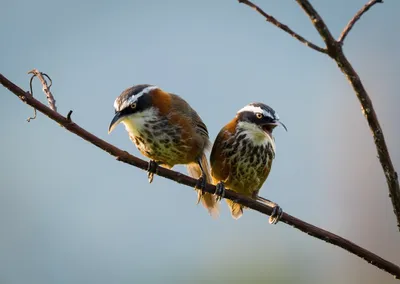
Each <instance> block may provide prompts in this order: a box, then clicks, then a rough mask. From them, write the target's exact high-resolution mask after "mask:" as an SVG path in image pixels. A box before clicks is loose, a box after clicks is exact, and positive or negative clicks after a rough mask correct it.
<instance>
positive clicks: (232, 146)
mask: <svg viewBox="0 0 400 284" xmlns="http://www.w3.org/2000/svg"><path fill="white" fill-rule="evenodd" d="M278 125H282V126H283V127H284V128H285V130H286V131H287V129H286V126H285V125H284V124H283V123H282V122H280V121H279V117H278V114H277V113H276V112H275V111H274V110H273V109H272V108H271V107H269V106H267V105H265V104H263V103H251V104H249V105H247V106H245V107H244V108H242V109H241V110H239V111H238V112H237V114H236V116H235V118H234V119H233V120H231V121H230V122H229V123H228V124H227V125H225V126H224V127H223V128H222V129H221V131H220V132H219V134H218V136H217V138H216V140H215V142H214V146H213V148H212V151H211V156H210V162H211V176H212V178H213V183H214V184H216V185H217V191H219V192H220V193H222V194H223V192H224V190H225V186H226V187H227V188H229V189H231V190H233V191H235V192H237V193H241V194H243V195H246V196H249V197H252V198H255V199H257V200H259V201H261V202H264V203H267V204H268V205H270V206H272V207H274V211H273V214H272V215H271V217H270V223H271V224H276V223H277V222H278V221H279V218H280V217H281V215H282V213H283V211H282V209H281V208H280V207H279V206H278V205H277V204H275V203H273V202H271V201H269V200H268V199H264V198H262V197H260V196H258V192H259V190H260V188H261V186H262V185H263V183H264V182H265V180H266V179H267V177H268V174H269V172H270V170H271V165H272V160H273V159H274V158H275V141H274V137H273V136H272V131H273V129H274V128H275V127H276V126H278ZM226 201H227V203H228V206H229V207H230V210H231V214H232V217H233V218H235V219H238V218H240V217H241V216H242V214H243V206H242V205H240V204H238V203H235V202H233V201H231V200H229V199H227V200H226Z"/></svg>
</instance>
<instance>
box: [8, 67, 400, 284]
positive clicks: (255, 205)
mask: <svg viewBox="0 0 400 284" xmlns="http://www.w3.org/2000/svg"><path fill="white" fill-rule="evenodd" d="M0 83H1V84H2V85H3V86H4V87H6V88H7V89H9V90H10V91H11V92H12V93H14V94H15V95H16V96H18V98H19V99H20V100H22V101H23V102H25V103H26V104H28V105H30V106H32V107H33V108H35V109H37V110H38V111H40V112H41V113H43V114H45V115H46V116H48V117H49V118H50V119H52V120H54V121H56V122H58V123H59V124H60V125H61V126H63V127H64V128H66V129H67V130H68V131H70V132H72V133H74V134H76V135H77V136H79V137H81V138H82V139H84V140H86V141H88V142H90V143H92V144H93V145H95V146H97V147H98V148H100V149H102V150H104V151H106V152H107V153H109V154H110V155H112V156H114V157H116V159H117V160H118V161H121V162H124V163H127V164H130V165H132V166H135V167H137V168H140V169H142V170H147V168H148V163H147V162H145V161H143V160H141V159H139V158H137V157H135V156H132V155H131V154H129V153H128V152H126V151H123V150H121V149H119V148H117V147H115V146H114V145H111V144H109V143H107V142H106V141H104V140H102V139H100V138H98V137H97V136H95V135H93V134H91V133H90V132H88V131H86V130H85V129H83V128H81V127H80V126H79V125H77V124H76V123H74V122H72V121H71V119H70V118H68V117H64V116H62V115H61V114H59V113H58V112H56V111H53V110H52V109H50V108H49V107H47V106H46V105H44V104H42V103H41V102H39V101H38V100H37V99H35V98H34V97H33V96H32V95H31V94H30V93H28V92H25V91H24V90H22V89H21V88H20V87H18V86H17V85H15V84H14V83H12V82H11V81H9V80H8V79H7V78H6V77H4V76H3V75H2V74H0ZM70 113H71V111H70V112H69V115H70ZM157 175H159V176H162V177H165V178H168V179H170V180H173V181H176V182H178V183H180V184H184V185H187V186H189V187H191V188H193V187H195V185H196V183H197V180H195V179H193V178H191V177H188V176H186V175H184V174H181V173H178V172H175V171H172V170H168V169H165V168H162V167H159V168H158V169H157ZM204 191H206V192H209V193H215V191H216V188H215V186H214V185H211V184H207V185H206V187H205V189H204ZM224 198H228V199H230V200H233V201H235V202H237V203H240V204H242V205H244V206H246V207H248V208H251V209H253V210H255V211H258V212H260V213H262V214H265V215H271V213H272V209H273V208H272V207H269V206H267V205H266V204H263V203H260V202H258V201H257V200H254V199H252V198H249V197H246V196H243V195H240V194H238V193H235V192H234V191H231V190H226V192H225V195H224ZM281 222H284V223H286V224H288V225H290V226H292V227H294V228H297V229H299V230H300V231H302V232H305V233H307V234H308V235H310V236H313V237H315V238H318V239H320V240H323V241H325V242H328V243H330V244H333V245H336V246H338V247H341V248H343V249H344V250H347V251H348V252H350V253H352V254H355V255H357V256H358V257H360V258H362V259H364V260H366V261H367V262H368V263H371V264H372V265H374V266H376V267H378V268H380V269H382V270H384V271H386V272H388V273H390V274H392V275H394V276H395V277H396V278H397V279H400V267H399V266H397V265H395V264H394V263H391V262H389V261H387V260H384V259H383V258H381V257H379V256H378V255H376V254H374V253H372V252H370V251H368V250H366V249H364V248H362V247H360V246H358V245H356V244H354V243H352V242H350V241H348V240H346V239H344V238H342V237H340V236H338V235H335V234H333V233H331V232H328V231H326V230H323V229H321V228H318V227H316V226H314V225H311V224H309V223H306V222H304V221H302V220H300V219H297V218H296V217H293V216H291V215H289V214H287V213H283V215H282V218H281Z"/></svg>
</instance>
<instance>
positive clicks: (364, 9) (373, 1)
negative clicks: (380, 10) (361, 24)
mask: <svg viewBox="0 0 400 284" xmlns="http://www.w3.org/2000/svg"><path fill="white" fill-rule="evenodd" d="M377 3H383V0H370V1H369V2H368V3H367V4H365V5H364V7H362V8H361V9H360V11H358V12H357V14H355V15H354V17H353V19H351V20H350V22H349V23H348V24H347V26H346V27H345V28H344V30H343V31H342V33H341V34H340V36H339V39H338V42H339V43H340V44H341V45H343V43H344V40H345V38H346V36H347V35H348V34H349V32H350V30H351V29H352V28H353V26H354V24H355V23H356V22H357V21H358V20H359V19H360V18H361V16H362V15H363V14H364V13H365V12H367V11H368V10H369V9H370V8H371V7H372V6H374V5H375V4H377Z"/></svg>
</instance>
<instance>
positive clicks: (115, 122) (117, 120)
mask: <svg viewBox="0 0 400 284" xmlns="http://www.w3.org/2000/svg"><path fill="white" fill-rule="evenodd" d="M122 118H123V115H121V113H120V112H116V113H115V116H114V118H113V119H112V120H111V123H110V126H109V127H108V134H110V133H111V132H112V131H113V130H114V128H115V127H116V126H117V125H118V123H120V122H121V119H122Z"/></svg>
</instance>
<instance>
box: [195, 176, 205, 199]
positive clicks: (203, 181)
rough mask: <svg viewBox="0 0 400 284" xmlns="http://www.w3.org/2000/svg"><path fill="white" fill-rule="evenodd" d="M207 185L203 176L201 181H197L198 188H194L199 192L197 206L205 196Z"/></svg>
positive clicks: (200, 178)
mask: <svg viewBox="0 0 400 284" xmlns="http://www.w3.org/2000/svg"><path fill="white" fill-rule="evenodd" d="M206 184H207V180H206V177H205V176H203V175H202V176H201V177H199V179H198V180H197V183H196V186H195V187H194V189H195V190H197V204H199V203H200V200H201V197H202V196H203V194H204V191H203V189H204V188H205V187H206Z"/></svg>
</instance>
